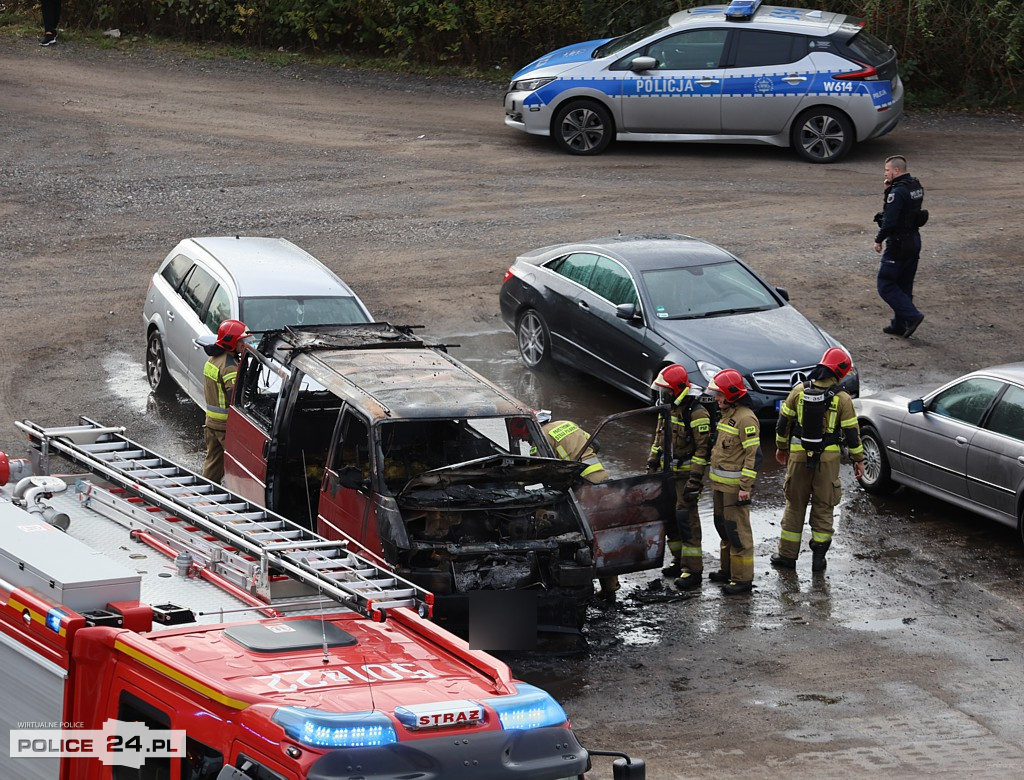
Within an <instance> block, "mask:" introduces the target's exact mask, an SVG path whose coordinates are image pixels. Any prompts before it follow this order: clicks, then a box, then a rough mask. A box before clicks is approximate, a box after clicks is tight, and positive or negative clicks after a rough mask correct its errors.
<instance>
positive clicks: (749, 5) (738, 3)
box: [725, 0, 761, 21]
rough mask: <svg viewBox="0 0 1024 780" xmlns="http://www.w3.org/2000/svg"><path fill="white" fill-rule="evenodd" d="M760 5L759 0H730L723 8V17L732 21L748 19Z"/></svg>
mask: <svg viewBox="0 0 1024 780" xmlns="http://www.w3.org/2000/svg"><path fill="white" fill-rule="evenodd" d="M760 5H761V0H732V2H731V3H729V7H728V8H726V9H725V18H726V19H730V20H732V21H738V20H741V19H749V18H750V17H752V16H753V15H754V14H755V13H756V12H757V9H758V7H759V6H760Z"/></svg>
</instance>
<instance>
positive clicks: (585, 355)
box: [499, 235, 859, 418]
mask: <svg viewBox="0 0 1024 780" xmlns="http://www.w3.org/2000/svg"><path fill="white" fill-rule="evenodd" d="M499 300H500V303H501V316H502V318H503V319H504V320H505V323H506V324H507V325H508V326H509V327H510V328H512V330H513V331H515V333H516V338H517V341H518V344H519V353H520V355H521V357H522V359H523V362H524V363H526V365H527V366H529V367H530V368H539V367H541V366H543V365H544V364H545V363H548V362H550V361H552V360H558V361H561V362H563V363H567V364H569V365H572V366H574V367H576V368H578V369H579V370H581V371H584V372H586V373H588V374H592V375H594V376H596V377H598V378H600V379H603V380H604V381H605V382H607V383H609V384H611V385H613V386H615V387H617V388H619V389H620V390H623V391H624V392H626V393H629V394H631V395H634V396H636V397H637V398H641V399H644V400H650V398H651V381H652V380H653V379H654V377H655V376H657V374H658V372H659V371H660V370H661V369H662V368H664V367H665V366H667V365H669V364H670V363H679V364H680V365H682V366H683V367H684V368H685V369H686V370H687V372H688V373H689V374H690V377H691V380H692V381H693V382H695V383H696V384H698V385H704V386H706V385H707V383H708V382H710V381H711V378H712V377H713V376H714V375H715V374H717V373H718V372H719V371H720V370H722V369H723V368H735V369H737V370H738V371H739V372H740V373H741V374H743V376H744V379H745V380H746V383H747V387H748V389H749V391H750V397H751V399H752V400H753V402H754V407H755V411H756V412H757V413H758V415H759V416H762V417H766V418H769V417H773V416H775V415H776V414H777V412H778V409H779V404H780V403H781V402H782V400H783V399H784V398H785V397H786V394H787V393H788V392H789V391H790V389H791V388H792V387H793V385H794V384H796V383H797V382H799V381H802V380H803V379H804V377H805V376H806V373H807V372H808V371H809V370H810V369H812V368H813V367H814V366H815V365H816V364H817V362H818V361H819V360H820V359H821V356H822V354H823V353H824V352H825V350H826V349H828V348H829V347H833V346H842V345H840V344H839V342H837V341H836V340H835V339H833V338H832V337H831V336H829V335H828V334H827V333H825V332H824V331H823V330H821V329H820V328H818V327H817V326H816V325H814V324H813V323H812V322H810V321H809V320H808V319H807V318H806V317H804V316H803V315H802V314H801V313H800V312H798V311H797V310H796V309H794V308H793V307H792V306H790V304H789V297H788V295H787V293H786V291H785V290H783V289H781V288H776V287H772V286H771V285H770V284H768V282H766V281H765V280H764V279H762V278H761V277H760V276H759V275H758V274H757V273H755V272H754V271H753V270H752V269H751V268H750V267H749V266H748V265H747V264H746V263H744V262H743V261H741V260H740V259H739V258H737V257H736V256H735V255H732V254H730V253H729V252H726V251H725V250H724V249H722V248H721V247H718V246H715V245H714V244H709V243H708V242H707V241H701V240H700V239H696V238H691V237H689V236H682V235H636V236H614V237H611V238H603V239H598V240H595V241H587V242H584V243H579V244H559V245H557V246H549V247H544V248H543V249H537V250H534V251H533V252H528V253H527V254H525V255H522V256H520V257H518V258H516V261H515V263H514V264H513V265H512V267H511V268H509V269H508V272H507V273H506V274H505V281H504V283H503V284H502V287H501V295H500V298H499ZM843 387H844V389H846V390H848V391H849V392H850V394H851V395H854V396H855V395H857V392H858V388H859V379H858V375H857V371H856V369H854V370H853V371H851V372H850V374H848V375H847V377H846V379H845V380H844V382H843Z"/></svg>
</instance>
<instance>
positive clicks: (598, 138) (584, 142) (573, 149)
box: [551, 100, 615, 154]
mask: <svg viewBox="0 0 1024 780" xmlns="http://www.w3.org/2000/svg"><path fill="white" fill-rule="evenodd" d="M551 135H553V136H554V137H555V142H556V143H557V144H558V145H559V146H560V147H561V148H562V150H563V151H566V152H568V153H569V154H600V153H601V152H603V151H604V150H605V149H607V148H608V144H610V143H611V142H612V138H613V137H614V135H615V125H614V123H613V122H612V115H611V114H609V113H608V109H606V108H605V107H604V106H602V105H601V104H600V103H596V102H594V101H593V100H570V101H569V102H568V103H566V104H565V105H564V106H562V107H561V108H560V109H559V110H558V113H557V114H555V121H554V122H553V123H552V126H551Z"/></svg>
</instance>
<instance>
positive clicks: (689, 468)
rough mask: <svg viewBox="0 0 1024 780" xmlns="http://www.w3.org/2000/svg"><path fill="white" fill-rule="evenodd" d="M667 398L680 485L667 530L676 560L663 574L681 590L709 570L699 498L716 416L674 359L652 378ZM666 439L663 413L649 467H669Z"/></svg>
mask: <svg viewBox="0 0 1024 780" xmlns="http://www.w3.org/2000/svg"><path fill="white" fill-rule="evenodd" d="M651 388H652V389H654V390H657V391H658V392H659V393H660V394H661V397H662V398H663V399H666V402H667V403H670V404H671V405H672V414H671V415H670V421H671V425H672V472H673V474H674V475H675V484H676V516H675V520H676V522H675V524H674V526H673V527H669V528H667V529H666V532H667V533H666V536H667V537H668V549H669V553H670V554H671V556H672V563H671V565H669V566H667V567H665V568H664V569H662V574H664V575H666V576H669V577H675V578H676V580H675V586H676V587H677V588H680V589H682V590H693V589H695V588H699V587H700V584H701V578H702V577H703V574H704V558H703V556H702V554H701V528H700V515H699V514H698V512H697V499H698V498H700V491H701V486H702V484H703V480H704V469H705V468H706V467H707V465H708V456H709V455H710V449H711V416H710V415H709V414H708V412H707V410H706V409H705V408H704V407H703V405H702V404H701V403H700V393H701V389H700V388H699V387H695V386H693V385H691V384H690V378H689V377H688V376H687V374H686V369H685V368H683V367H682V366H680V365H678V364H676V363H673V364H672V365H671V366H666V367H665V368H664V369H662V370H661V372H660V373H659V374H658V376H657V377H656V378H655V379H654V381H653V382H652V383H651ZM664 439H665V418H664V417H663V416H659V417H658V427H657V429H656V430H655V432H654V442H653V444H652V445H651V454H650V457H649V458H648V460H647V468H648V471H660V470H661V469H662V468H663V467H664V463H663V459H664V458H663V456H664V453H663V452H662V442H663V441H664Z"/></svg>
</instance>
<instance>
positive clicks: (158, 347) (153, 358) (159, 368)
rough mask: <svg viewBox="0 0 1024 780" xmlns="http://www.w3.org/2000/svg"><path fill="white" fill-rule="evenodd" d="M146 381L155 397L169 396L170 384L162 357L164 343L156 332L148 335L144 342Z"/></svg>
mask: <svg viewBox="0 0 1024 780" xmlns="http://www.w3.org/2000/svg"><path fill="white" fill-rule="evenodd" d="M146 379H148V380H149V389H150V390H152V391H153V392H154V393H156V394H157V395H170V394H171V384H172V383H171V376H170V374H169V373H168V371H167V360H166V358H165V357H164V343H163V341H162V340H161V339H160V333H159V332H158V331H156V330H154V331H153V332H152V333H150V334H149V339H148V340H147V341H146Z"/></svg>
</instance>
